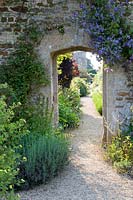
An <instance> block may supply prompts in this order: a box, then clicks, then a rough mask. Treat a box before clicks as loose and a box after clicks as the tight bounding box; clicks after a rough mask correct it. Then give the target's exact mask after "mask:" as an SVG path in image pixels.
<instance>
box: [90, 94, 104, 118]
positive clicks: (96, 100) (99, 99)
mask: <svg viewBox="0 0 133 200" xmlns="http://www.w3.org/2000/svg"><path fill="white" fill-rule="evenodd" d="M92 99H93V102H94V104H95V106H96V110H97V111H98V112H99V113H100V114H101V115H102V94H101V93H99V92H98V91H95V92H93V93H92Z"/></svg>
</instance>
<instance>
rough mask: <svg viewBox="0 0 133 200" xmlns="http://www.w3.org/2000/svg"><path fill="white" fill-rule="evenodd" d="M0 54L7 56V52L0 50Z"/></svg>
mask: <svg viewBox="0 0 133 200" xmlns="http://www.w3.org/2000/svg"><path fill="white" fill-rule="evenodd" d="M0 56H8V52H7V51H1V50H0Z"/></svg>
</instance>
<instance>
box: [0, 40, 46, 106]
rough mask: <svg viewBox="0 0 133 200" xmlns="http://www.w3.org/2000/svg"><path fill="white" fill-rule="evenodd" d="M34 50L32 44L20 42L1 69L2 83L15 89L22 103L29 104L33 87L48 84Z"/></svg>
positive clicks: (18, 99)
mask: <svg viewBox="0 0 133 200" xmlns="http://www.w3.org/2000/svg"><path fill="white" fill-rule="evenodd" d="M33 49H34V48H33V45H32V43H30V42H27V41H21V40H20V41H19V43H18V46H17V47H16V50H15V52H13V53H12V54H11V55H10V56H9V58H8V61H7V64H5V65H4V66H2V67H1V68H0V69H1V75H2V79H1V81H2V82H3V83H5V82H7V83H8V84H9V85H10V87H12V88H13V90H14V92H15V95H16V98H17V101H19V102H21V103H26V102H27V98H28V96H29V94H30V92H31V88H32V87H33V86H37V85H40V84H47V83H48V80H47V78H46V75H45V70H44V68H43V66H42V64H41V62H40V61H39V60H38V57H37V54H36V53H35V52H34V50H33Z"/></svg>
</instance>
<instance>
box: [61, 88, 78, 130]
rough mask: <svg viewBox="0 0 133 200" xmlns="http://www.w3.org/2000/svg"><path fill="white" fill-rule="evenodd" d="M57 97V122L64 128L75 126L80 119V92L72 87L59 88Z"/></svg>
mask: <svg viewBox="0 0 133 200" xmlns="http://www.w3.org/2000/svg"><path fill="white" fill-rule="evenodd" d="M58 98H59V123H60V125H62V126H63V127H64V128H72V127H77V126H78V125H79V120H80V94H79V90H78V89H76V88H74V89H72V88H70V89H65V90H63V91H62V90H60V91H59V94H58Z"/></svg>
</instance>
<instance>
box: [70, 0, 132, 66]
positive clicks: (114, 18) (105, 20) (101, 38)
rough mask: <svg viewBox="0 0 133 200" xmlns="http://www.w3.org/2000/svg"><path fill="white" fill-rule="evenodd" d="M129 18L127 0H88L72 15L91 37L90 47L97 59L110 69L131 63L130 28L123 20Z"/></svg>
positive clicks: (128, 23)
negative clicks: (117, 65) (89, 0)
mask: <svg viewBox="0 0 133 200" xmlns="http://www.w3.org/2000/svg"><path fill="white" fill-rule="evenodd" d="M129 15H130V5H129V3H128V1H127V0H124V1H122V2H121V1H115V0H95V1H94V0H92V1H91V3H88V1H86V3H84V4H83V3H82V4H80V12H76V13H75V14H74V16H75V17H76V18H78V19H79V23H80V25H81V26H82V28H84V30H85V31H86V32H87V33H88V34H89V36H91V39H92V42H91V44H89V45H91V46H92V48H93V50H94V52H95V53H97V54H98V55H99V56H98V59H99V60H101V59H102V58H103V59H104V61H105V62H106V63H107V64H108V65H109V66H112V65H114V64H115V63H117V62H122V63H123V64H125V63H126V64H127V61H128V62H132V60H133V26H131V24H130V22H128V21H127V20H126V19H127V17H128V16H129Z"/></svg>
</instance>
